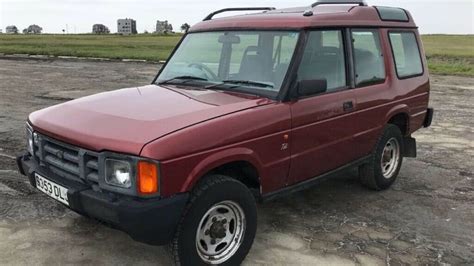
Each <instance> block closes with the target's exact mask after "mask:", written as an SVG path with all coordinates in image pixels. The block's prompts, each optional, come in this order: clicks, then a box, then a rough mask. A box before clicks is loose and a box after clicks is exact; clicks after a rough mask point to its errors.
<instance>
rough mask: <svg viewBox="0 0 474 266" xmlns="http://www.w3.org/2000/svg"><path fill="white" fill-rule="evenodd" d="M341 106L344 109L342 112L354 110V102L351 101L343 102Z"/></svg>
mask: <svg viewBox="0 0 474 266" xmlns="http://www.w3.org/2000/svg"><path fill="white" fill-rule="evenodd" d="M342 108H343V109H344V112H348V111H352V110H354V102H353V101H349V102H345V103H343V104H342Z"/></svg>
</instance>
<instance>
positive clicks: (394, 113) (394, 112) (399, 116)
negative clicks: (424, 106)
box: [385, 104, 410, 136]
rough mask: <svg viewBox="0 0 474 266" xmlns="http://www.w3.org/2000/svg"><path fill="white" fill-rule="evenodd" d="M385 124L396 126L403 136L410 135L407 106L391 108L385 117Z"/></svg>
mask: <svg viewBox="0 0 474 266" xmlns="http://www.w3.org/2000/svg"><path fill="white" fill-rule="evenodd" d="M385 124H392V125H395V126H397V127H398V128H399V129H400V131H401V132H402V135H403V136H409V135H410V115H409V108H408V106H407V105H405V104H403V105H397V106H395V107H393V108H392V109H391V110H390V111H389V112H388V113H387V116H386V117H385Z"/></svg>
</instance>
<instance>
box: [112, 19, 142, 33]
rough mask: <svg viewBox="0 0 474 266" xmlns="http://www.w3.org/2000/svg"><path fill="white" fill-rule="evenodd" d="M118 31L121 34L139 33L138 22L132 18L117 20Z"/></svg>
mask: <svg viewBox="0 0 474 266" xmlns="http://www.w3.org/2000/svg"><path fill="white" fill-rule="evenodd" d="M117 32H118V33H119V34H125V35H127V34H137V22H136V21H135V20H133V19H131V18H126V19H119V20H117Z"/></svg>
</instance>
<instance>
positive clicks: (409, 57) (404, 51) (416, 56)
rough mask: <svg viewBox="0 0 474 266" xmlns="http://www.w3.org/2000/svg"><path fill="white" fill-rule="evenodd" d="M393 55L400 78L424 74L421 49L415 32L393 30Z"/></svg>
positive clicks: (391, 34)
mask: <svg viewBox="0 0 474 266" xmlns="http://www.w3.org/2000/svg"><path fill="white" fill-rule="evenodd" d="M389 35H390V43H391V44H392V51H393V57H394V59H395V66H396V69H397V75H398V77H399V78H407V77H412V76H418V75H421V74H423V63H422V62H421V55H420V49H419V47H418V42H417V40H416V35H415V33H413V32H391V33H389Z"/></svg>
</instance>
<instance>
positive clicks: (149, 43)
mask: <svg viewBox="0 0 474 266" xmlns="http://www.w3.org/2000/svg"><path fill="white" fill-rule="evenodd" d="M181 36H182V35H179V34H175V35H151V34H140V35H131V36H121V35H87V34H84V35H82V34H81V35H46V34H44V35H7V34H2V35H0V53H4V54H39V55H54V56H61V55H63V56H79V57H102V58H112V59H123V58H127V59H145V60H152V61H158V60H165V59H167V58H168V56H169V54H170V53H171V51H172V50H173V48H174V47H175V46H176V44H177V43H178V41H179V40H180V38H181Z"/></svg>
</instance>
